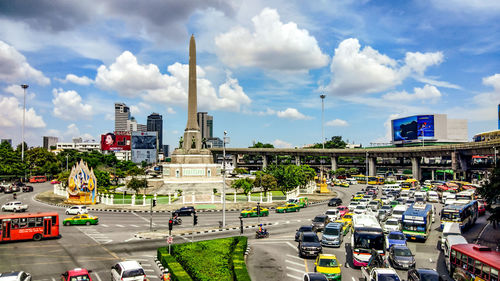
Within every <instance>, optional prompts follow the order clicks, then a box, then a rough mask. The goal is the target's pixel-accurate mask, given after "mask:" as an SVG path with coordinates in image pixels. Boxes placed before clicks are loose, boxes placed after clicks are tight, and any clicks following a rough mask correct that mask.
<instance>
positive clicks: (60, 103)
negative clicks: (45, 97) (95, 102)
mask: <svg viewBox="0 0 500 281" xmlns="http://www.w3.org/2000/svg"><path fill="white" fill-rule="evenodd" d="M52 94H53V95H54V99H53V100H52V103H53V104H54V110H53V113H54V116H56V117H59V118H61V119H65V120H79V119H90V118H91V117H92V115H93V111H92V106H91V105H89V104H83V103H82V97H81V96H80V95H79V94H78V93H77V92H76V91H73V90H70V91H66V92H65V91H63V90H62V89H53V90H52Z"/></svg>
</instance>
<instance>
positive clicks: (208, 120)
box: [196, 112, 214, 140]
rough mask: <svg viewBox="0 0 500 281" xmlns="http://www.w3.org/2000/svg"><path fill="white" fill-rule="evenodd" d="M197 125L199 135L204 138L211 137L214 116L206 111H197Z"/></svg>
mask: <svg viewBox="0 0 500 281" xmlns="http://www.w3.org/2000/svg"><path fill="white" fill-rule="evenodd" d="M196 117H197V119H198V126H199V127H200V132H201V137H202V138H205V139H207V140H208V139H210V138H213V135H214V134H213V127H214V117H213V116H211V115H208V113H207V112H198V114H197V116H196Z"/></svg>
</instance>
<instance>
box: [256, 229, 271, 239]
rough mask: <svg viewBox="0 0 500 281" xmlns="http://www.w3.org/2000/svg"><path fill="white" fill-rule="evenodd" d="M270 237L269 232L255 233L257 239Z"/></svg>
mask: <svg viewBox="0 0 500 281" xmlns="http://www.w3.org/2000/svg"><path fill="white" fill-rule="evenodd" d="M268 237H269V232H267V230H263V231H258V230H257V231H255V238H256V239H260V238H268Z"/></svg>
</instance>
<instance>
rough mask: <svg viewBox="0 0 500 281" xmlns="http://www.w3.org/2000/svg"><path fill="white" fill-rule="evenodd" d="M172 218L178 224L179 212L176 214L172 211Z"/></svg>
mask: <svg viewBox="0 0 500 281" xmlns="http://www.w3.org/2000/svg"><path fill="white" fill-rule="evenodd" d="M172 220H173V221H174V222H175V223H176V224H179V214H178V213H174V216H173V218H172Z"/></svg>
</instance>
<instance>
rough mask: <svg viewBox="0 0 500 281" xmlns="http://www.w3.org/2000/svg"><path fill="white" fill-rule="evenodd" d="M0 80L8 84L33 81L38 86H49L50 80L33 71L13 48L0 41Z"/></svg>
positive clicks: (37, 71)
mask: <svg viewBox="0 0 500 281" xmlns="http://www.w3.org/2000/svg"><path fill="white" fill-rule="evenodd" d="M0 80H3V81H5V82H8V83H26V82H28V81H33V82H35V83H37V84H40V85H48V84H50V79H49V78H47V77H45V76H44V75H43V73H42V72H41V71H39V70H37V69H34V68H33V67H31V65H29V63H28V62H27V61H26V58H25V57H24V56H23V55H22V54H21V53H19V52H18V51H17V50H16V49H15V48H14V47H12V46H10V45H8V44H7V43H5V42H3V41H1V40H0Z"/></svg>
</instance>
